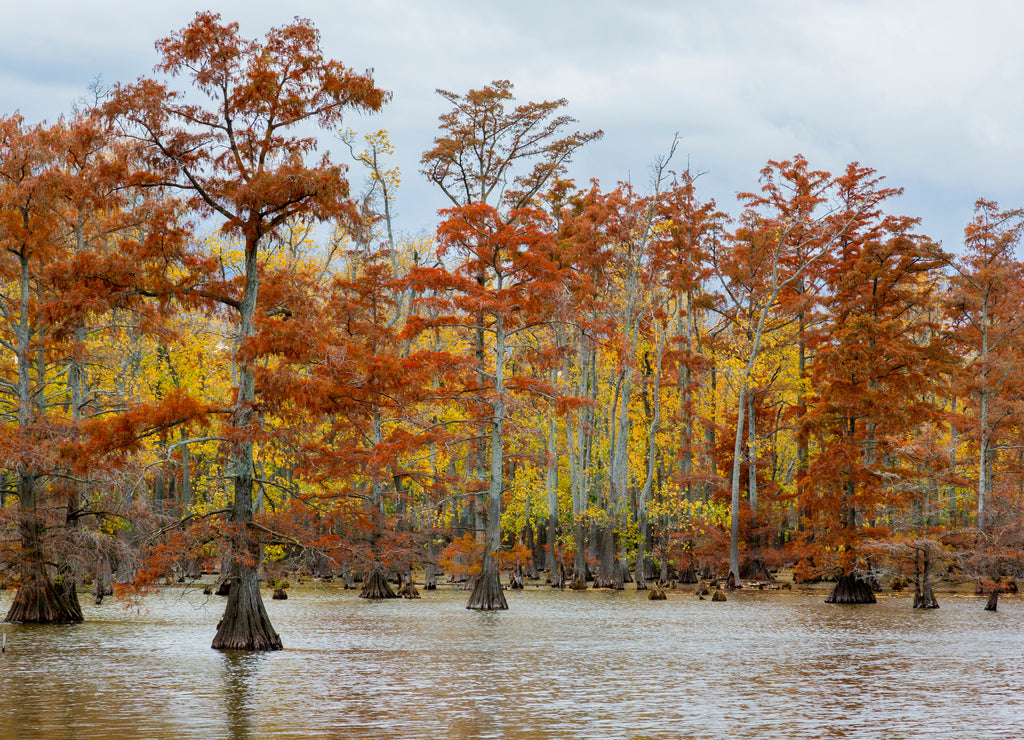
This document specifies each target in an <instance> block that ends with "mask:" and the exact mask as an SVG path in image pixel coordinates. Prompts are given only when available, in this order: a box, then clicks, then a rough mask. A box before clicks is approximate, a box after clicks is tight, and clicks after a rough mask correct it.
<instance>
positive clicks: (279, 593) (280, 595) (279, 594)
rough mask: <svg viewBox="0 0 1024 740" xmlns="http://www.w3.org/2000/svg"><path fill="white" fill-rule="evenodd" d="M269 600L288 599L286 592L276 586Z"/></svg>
mask: <svg viewBox="0 0 1024 740" xmlns="http://www.w3.org/2000/svg"><path fill="white" fill-rule="evenodd" d="M270 598H272V599H274V601H284V600H285V599H287V598H288V592H287V591H285V590H284V589H283V588H281V587H280V586H278V587H277V588H275V589H274V595H273V596H271V597H270Z"/></svg>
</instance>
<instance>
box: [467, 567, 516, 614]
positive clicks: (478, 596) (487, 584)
mask: <svg viewBox="0 0 1024 740" xmlns="http://www.w3.org/2000/svg"><path fill="white" fill-rule="evenodd" d="M466 608H467V609H477V610H480V611H490V610H499V609H508V602H507V601H505V592H504V591H502V590H501V578H500V576H499V574H498V571H497V569H496V568H495V567H494V565H493V562H492V560H491V557H490V553H486V554H485V555H484V564H483V572H481V573H480V577H479V578H477V579H476V584H475V585H474V586H473V593H472V594H470V596H469V603H467V604H466Z"/></svg>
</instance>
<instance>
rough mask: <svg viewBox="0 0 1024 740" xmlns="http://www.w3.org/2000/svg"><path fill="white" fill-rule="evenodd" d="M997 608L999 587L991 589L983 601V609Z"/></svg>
mask: <svg viewBox="0 0 1024 740" xmlns="http://www.w3.org/2000/svg"><path fill="white" fill-rule="evenodd" d="M998 609H999V589H998V588H994V589H992V593H990V594H989V595H988V601H987V602H986V603H985V611H987V612H994V611H997V610H998Z"/></svg>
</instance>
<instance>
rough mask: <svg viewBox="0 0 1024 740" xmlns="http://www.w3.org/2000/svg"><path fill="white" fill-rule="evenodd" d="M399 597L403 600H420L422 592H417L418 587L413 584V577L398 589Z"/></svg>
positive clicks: (410, 576) (408, 577)
mask: <svg viewBox="0 0 1024 740" xmlns="http://www.w3.org/2000/svg"><path fill="white" fill-rule="evenodd" d="M398 595H399V596H401V597H402V598H403V599H418V598H420V592H419V591H417V590H416V585H415V584H414V583H413V582H412V575H409V576H407V577H406V578H405V579H404V580H403V582H402V585H401V586H399V588H398Z"/></svg>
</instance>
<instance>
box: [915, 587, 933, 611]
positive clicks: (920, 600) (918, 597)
mask: <svg viewBox="0 0 1024 740" xmlns="http://www.w3.org/2000/svg"><path fill="white" fill-rule="evenodd" d="M914 608H915V609H938V608H939V602H937V601H936V600H935V594H934V592H933V591H932V587H931V585H929V584H927V583H926V584H925V585H924V586H923V587H922V586H918V587H917V588H915V589H914Z"/></svg>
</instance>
